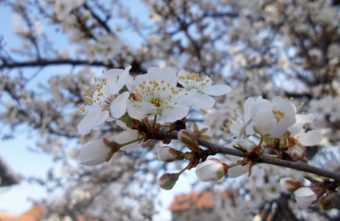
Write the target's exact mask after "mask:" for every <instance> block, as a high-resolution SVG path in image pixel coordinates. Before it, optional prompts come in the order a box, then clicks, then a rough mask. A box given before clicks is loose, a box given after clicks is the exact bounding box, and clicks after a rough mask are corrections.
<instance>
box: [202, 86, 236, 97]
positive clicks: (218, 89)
mask: <svg viewBox="0 0 340 221" xmlns="http://www.w3.org/2000/svg"><path fill="white" fill-rule="evenodd" d="M202 91H203V92H204V93H205V94H207V95H212V96H221V95H225V94H227V93H229V92H230V91H231V88H230V87H229V86H228V85H223V84H220V85H212V86H209V87H205V88H204V89H203V90H202Z"/></svg>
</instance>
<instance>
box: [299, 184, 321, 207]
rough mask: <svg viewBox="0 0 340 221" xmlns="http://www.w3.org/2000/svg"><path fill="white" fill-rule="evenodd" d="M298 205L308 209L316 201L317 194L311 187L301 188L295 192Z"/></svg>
mask: <svg viewBox="0 0 340 221" xmlns="http://www.w3.org/2000/svg"><path fill="white" fill-rule="evenodd" d="M294 195H295V199H296V203H297V204H298V206H299V207H300V208H307V207H308V206H310V205H311V204H312V203H313V202H314V201H315V200H316V199H317V196H316V194H315V193H314V192H313V191H312V190H311V188H309V187H301V188H299V189H298V190H296V191H295V192H294Z"/></svg>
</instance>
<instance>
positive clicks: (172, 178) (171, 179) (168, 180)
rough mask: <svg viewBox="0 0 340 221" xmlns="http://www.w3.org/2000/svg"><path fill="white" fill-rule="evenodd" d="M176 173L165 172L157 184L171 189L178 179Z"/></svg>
mask: <svg viewBox="0 0 340 221" xmlns="http://www.w3.org/2000/svg"><path fill="white" fill-rule="evenodd" d="M178 177H179V174H178V173H165V174H163V175H162V176H161V177H160V178H159V179H158V185H159V186H160V187H161V188H162V189H165V190H171V189H172V188H173V187H174V185H175V184H176V182H177V180H178Z"/></svg>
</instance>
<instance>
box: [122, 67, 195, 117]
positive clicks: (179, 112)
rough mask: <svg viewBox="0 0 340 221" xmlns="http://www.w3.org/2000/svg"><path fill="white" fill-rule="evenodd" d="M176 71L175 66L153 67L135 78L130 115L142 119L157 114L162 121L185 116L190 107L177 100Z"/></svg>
mask: <svg viewBox="0 0 340 221" xmlns="http://www.w3.org/2000/svg"><path fill="white" fill-rule="evenodd" d="M176 84H177V80H176V71H175V69H173V68H169V67H167V68H151V69H150V70H149V71H148V73H147V74H144V75H139V76H137V77H136V79H135V84H134V89H133V91H132V92H131V96H130V99H129V103H128V107H127V111H128V114H129V116H130V117H132V118H134V119H137V120H142V119H143V118H146V117H154V116H157V119H158V120H159V121H161V122H164V123H167V122H174V121H177V120H180V119H182V118H183V117H185V116H186V115H187V114H188V112H189V108H188V107H187V106H185V105H182V104H179V103H178V102H177V100H176V98H177V96H178V93H179V89H178V88H176Z"/></svg>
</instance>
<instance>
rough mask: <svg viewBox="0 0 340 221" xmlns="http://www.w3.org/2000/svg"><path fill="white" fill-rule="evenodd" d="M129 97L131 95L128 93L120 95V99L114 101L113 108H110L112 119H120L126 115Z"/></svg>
mask: <svg viewBox="0 0 340 221" xmlns="http://www.w3.org/2000/svg"><path fill="white" fill-rule="evenodd" d="M129 96H130V93H129V92H127V91H126V92H124V93H122V94H120V95H118V97H116V98H115V99H114V100H113V101H112V103H111V106H110V111H111V115H112V117H114V118H116V119H118V118H120V117H121V116H123V115H124V114H125V113H126V108H127V102H128V100H129Z"/></svg>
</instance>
